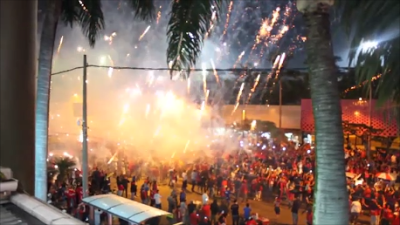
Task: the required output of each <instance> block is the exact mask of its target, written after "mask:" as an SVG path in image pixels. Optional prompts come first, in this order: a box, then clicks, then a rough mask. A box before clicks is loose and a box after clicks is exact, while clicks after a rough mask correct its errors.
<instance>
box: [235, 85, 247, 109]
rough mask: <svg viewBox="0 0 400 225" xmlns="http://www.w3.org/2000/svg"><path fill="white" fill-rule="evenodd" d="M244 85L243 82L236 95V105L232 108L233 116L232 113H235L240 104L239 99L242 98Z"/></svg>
mask: <svg viewBox="0 0 400 225" xmlns="http://www.w3.org/2000/svg"><path fill="white" fill-rule="evenodd" d="M244 84H245V83H244V82H243V83H242V85H241V86H240V89H239V92H238V95H237V97H236V105H235V108H233V111H232V115H233V113H235V112H236V109H237V108H238V107H239V104H240V97H241V96H242V92H243V89H244Z"/></svg>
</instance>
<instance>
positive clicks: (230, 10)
mask: <svg viewBox="0 0 400 225" xmlns="http://www.w3.org/2000/svg"><path fill="white" fill-rule="evenodd" d="M232 9H233V1H230V2H229V6H228V13H227V14H226V21H225V26H224V32H223V33H222V37H221V38H222V39H223V38H224V37H225V35H226V32H227V31H228V27H229V21H230V19H231V13H232Z"/></svg>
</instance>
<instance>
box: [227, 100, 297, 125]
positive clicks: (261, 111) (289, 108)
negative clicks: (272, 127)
mask: <svg viewBox="0 0 400 225" xmlns="http://www.w3.org/2000/svg"><path fill="white" fill-rule="evenodd" d="M234 108H235V106H234V105H225V106H223V108H222V113H221V114H222V117H223V118H224V119H225V121H226V123H233V122H234V121H236V122H240V121H241V120H242V113H243V110H245V112H246V118H247V119H251V120H265V121H271V122H274V123H275V124H276V126H278V124H279V106H277V105H270V106H268V105H246V106H243V105H241V106H239V107H238V108H237V109H236V111H235V112H234V113H232V112H233V109H234ZM300 119H301V106H300V105H285V106H282V128H286V129H300Z"/></svg>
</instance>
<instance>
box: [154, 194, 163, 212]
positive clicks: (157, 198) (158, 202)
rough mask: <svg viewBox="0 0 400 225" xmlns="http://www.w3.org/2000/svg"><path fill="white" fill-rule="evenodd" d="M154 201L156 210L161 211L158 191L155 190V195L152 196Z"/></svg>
mask: <svg viewBox="0 0 400 225" xmlns="http://www.w3.org/2000/svg"><path fill="white" fill-rule="evenodd" d="M154 201H155V206H156V208H158V209H161V195H160V191H159V190H156V193H155V194H154Z"/></svg>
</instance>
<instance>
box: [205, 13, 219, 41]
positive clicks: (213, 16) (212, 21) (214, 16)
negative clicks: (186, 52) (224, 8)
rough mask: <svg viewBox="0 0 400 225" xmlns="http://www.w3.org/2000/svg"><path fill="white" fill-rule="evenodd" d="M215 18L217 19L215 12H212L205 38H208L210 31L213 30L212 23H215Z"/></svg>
mask: <svg viewBox="0 0 400 225" xmlns="http://www.w3.org/2000/svg"><path fill="white" fill-rule="evenodd" d="M216 18H217V12H216V11H214V12H213V13H212V16H211V22H210V23H211V24H210V28H209V29H208V31H207V33H206V36H205V38H208V36H209V35H210V33H211V31H212V29H213V28H214V22H215V19H216Z"/></svg>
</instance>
